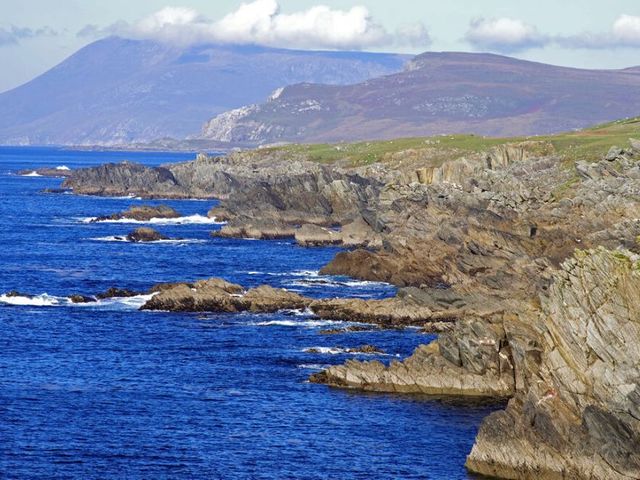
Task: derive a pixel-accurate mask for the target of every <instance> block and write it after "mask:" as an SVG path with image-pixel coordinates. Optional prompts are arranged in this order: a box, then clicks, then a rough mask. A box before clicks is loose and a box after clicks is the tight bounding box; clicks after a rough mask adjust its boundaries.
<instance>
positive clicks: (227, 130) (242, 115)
mask: <svg viewBox="0 0 640 480" xmlns="http://www.w3.org/2000/svg"><path fill="white" fill-rule="evenodd" d="M259 108H260V107H259V106H258V105H248V106H246V107H241V108H236V109H235V110H229V111H228V112H224V113H221V114H220V115H218V116H216V117H214V118H212V119H211V120H210V121H209V122H207V123H206V124H205V126H204V128H203V130H202V135H203V136H204V137H205V138H209V139H211V140H215V141H218V142H232V141H233V140H234V130H235V129H236V128H237V127H238V126H239V125H240V124H241V123H242V122H243V121H244V120H245V119H246V118H247V117H249V116H250V115H251V114H252V113H254V112H256V111H258V110H259Z"/></svg>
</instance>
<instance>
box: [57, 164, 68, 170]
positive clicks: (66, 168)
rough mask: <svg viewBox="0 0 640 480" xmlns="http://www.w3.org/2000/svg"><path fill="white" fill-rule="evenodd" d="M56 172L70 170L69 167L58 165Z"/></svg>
mask: <svg viewBox="0 0 640 480" xmlns="http://www.w3.org/2000/svg"><path fill="white" fill-rule="evenodd" d="M56 170H63V171H69V170H71V169H70V168H69V167H67V166H66V165H60V166H57V167H56Z"/></svg>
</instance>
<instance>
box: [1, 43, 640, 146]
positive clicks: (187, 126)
mask: <svg viewBox="0 0 640 480" xmlns="http://www.w3.org/2000/svg"><path fill="white" fill-rule="evenodd" d="M638 114H640V67H632V68H628V69H624V70H582V69H575V68H565V67H557V66H551V65H545V64H541V63H535V62H528V61H523V60H517V59H513V58H508V57H503V56H498V55H491V54H473V53H425V54H422V55H419V56H417V57H413V58H412V57H410V56H406V55H397V54H385V53H365V52H313V51H298V50H286V49H275V48H267V47H258V46H232V45H201V46H194V47H186V48H178V47H171V46H168V45H166V44H162V43H157V42H152V41H148V40H127V39H122V38H118V37H110V38H106V39H103V40H99V41H97V42H94V43H92V44H90V45H88V46H87V47H85V48H83V49H81V50H80V51H78V52H77V53H76V54H74V55H73V56H71V57H70V58H68V59H67V60H65V61H64V62H62V63H61V64H59V65H58V66H56V67H54V68H53V69H51V70H49V71H48V72H46V73H44V74H43V75H41V76H39V77H37V78H35V79H34V80H32V81H30V82H28V83H26V84H25V85H22V86H21V87H18V88H16V89H13V90H10V91H8V92H5V93H2V94H0V144H4V145H96V146H118V145H127V146H130V145H140V144H142V145H146V146H147V147H151V148H157V149H163V148H191V149H207V148H210V147H211V146H216V147H233V146H256V145H263V144H271V143H279V142H340V141H356V140H369V139H390V138H397V137H407V136H423V135H433V134H448V133H475V134H480V135H494V136H510V135H535V134H546V133H554V132H558V131H566V130H571V129H576V128H582V127H586V126H590V125H593V124H596V123H601V122H606V121H610V120H614V119H619V118H624V117H630V116H637V115H638ZM203 125H204V127H203Z"/></svg>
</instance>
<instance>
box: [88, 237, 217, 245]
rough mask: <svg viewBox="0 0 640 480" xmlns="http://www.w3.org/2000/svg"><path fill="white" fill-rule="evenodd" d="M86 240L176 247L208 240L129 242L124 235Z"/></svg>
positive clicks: (186, 239)
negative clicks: (163, 244)
mask: <svg viewBox="0 0 640 480" xmlns="http://www.w3.org/2000/svg"><path fill="white" fill-rule="evenodd" d="M86 240H91V241H93V242H124V243H136V244H143V245H144V244H147V243H151V244H157V243H168V244H174V245H185V244H188V243H207V240H203V239H201V238H168V239H164V240H155V241H153V242H132V241H130V240H127V237H126V236H123V235H110V236H107V237H93V238H88V239H86Z"/></svg>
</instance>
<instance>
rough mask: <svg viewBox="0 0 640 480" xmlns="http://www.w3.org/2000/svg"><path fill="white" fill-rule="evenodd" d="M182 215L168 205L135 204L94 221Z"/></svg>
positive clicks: (176, 216)
mask: <svg viewBox="0 0 640 480" xmlns="http://www.w3.org/2000/svg"><path fill="white" fill-rule="evenodd" d="M180 216H181V215H180V213H178V212H177V211H176V210H175V209H173V208H171V207H168V206H167V205H157V206H156V205H134V206H131V207H129V208H128V209H127V210H125V211H123V212H118V213H114V214H112V215H106V216H102V217H97V218H95V219H93V220H92V222H104V221H108V220H124V219H126V220H136V221H139V222H148V221H149V220H151V219H153V218H178V217H180Z"/></svg>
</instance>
